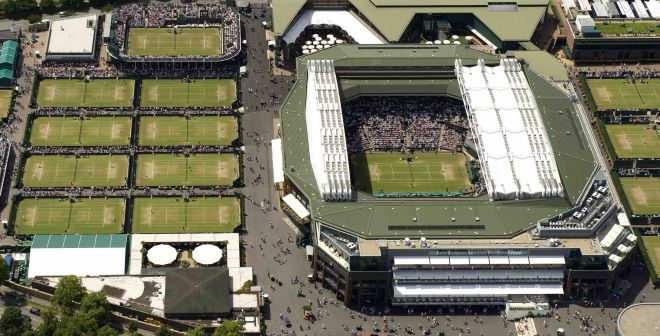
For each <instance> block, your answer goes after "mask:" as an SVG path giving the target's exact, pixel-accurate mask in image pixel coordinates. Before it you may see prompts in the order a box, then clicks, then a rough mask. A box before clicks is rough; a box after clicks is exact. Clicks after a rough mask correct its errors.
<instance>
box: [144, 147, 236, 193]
mask: <svg viewBox="0 0 660 336" xmlns="http://www.w3.org/2000/svg"><path fill="white" fill-rule="evenodd" d="M136 174H137V176H136V178H135V181H136V184H137V185H139V186H225V185H231V184H232V183H233V182H234V181H235V180H236V179H238V176H239V171H238V159H237V158H236V155H234V154H231V153H227V154H191V155H190V156H188V157H186V156H185V155H183V154H139V155H138V156H137V168H136Z"/></svg>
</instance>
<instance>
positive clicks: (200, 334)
mask: <svg viewBox="0 0 660 336" xmlns="http://www.w3.org/2000/svg"><path fill="white" fill-rule="evenodd" d="M186 336H207V335H206V332H204V328H202V327H196V328H195V329H190V330H188V332H187V333H186Z"/></svg>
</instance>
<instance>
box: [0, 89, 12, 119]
mask: <svg viewBox="0 0 660 336" xmlns="http://www.w3.org/2000/svg"><path fill="white" fill-rule="evenodd" d="M11 96H12V90H0V119H4V118H7V116H8V115H9V106H10V105H11Z"/></svg>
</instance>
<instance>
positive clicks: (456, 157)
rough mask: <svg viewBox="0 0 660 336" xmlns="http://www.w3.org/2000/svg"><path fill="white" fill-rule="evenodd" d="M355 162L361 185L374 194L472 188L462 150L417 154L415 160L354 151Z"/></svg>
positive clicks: (356, 173) (357, 178) (355, 175)
mask: <svg viewBox="0 0 660 336" xmlns="http://www.w3.org/2000/svg"><path fill="white" fill-rule="evenodd" d="M351 165H352V169H351V172H352V173H353V175H354V177H355V180H356V184H357V188H358V189H360V190H362V191H365V192H370V193H377V192H385V193H388V192H391V193H397V192H401V193H414V192H423V193H428V192H466V191H469V190H471V189H472V184H471V183H470V180H469V177H468V173H467V169H466V167H465V155H464V154H462V153H458V154H452V153H416V154H415V158H414V160H413V161H412V162H407V160H406V159H405V157H404V155H402V154H396V153H367V154H353V155H351Z"/></svg>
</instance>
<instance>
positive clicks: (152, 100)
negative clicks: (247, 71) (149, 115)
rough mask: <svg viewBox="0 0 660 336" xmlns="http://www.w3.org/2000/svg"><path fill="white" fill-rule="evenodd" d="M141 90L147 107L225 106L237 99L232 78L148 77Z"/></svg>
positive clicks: (143, 104) (142, 102)
mask: <svg viewBox="0 0 660 336" xmlns="http://www.w3.org/2000/svg"><path fill="white" fill-rule="evenodd" d="M141 91H142V93H141V96H140V105H141V106H143V107H223V106H230V105H231V104H232V103H233V102H234V101H235V100H236V84H235V83H234V81H233V80H231V79H195V80H192V81H186V80H182V79H145V80H143V81H142V90H141Z"/></svg>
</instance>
